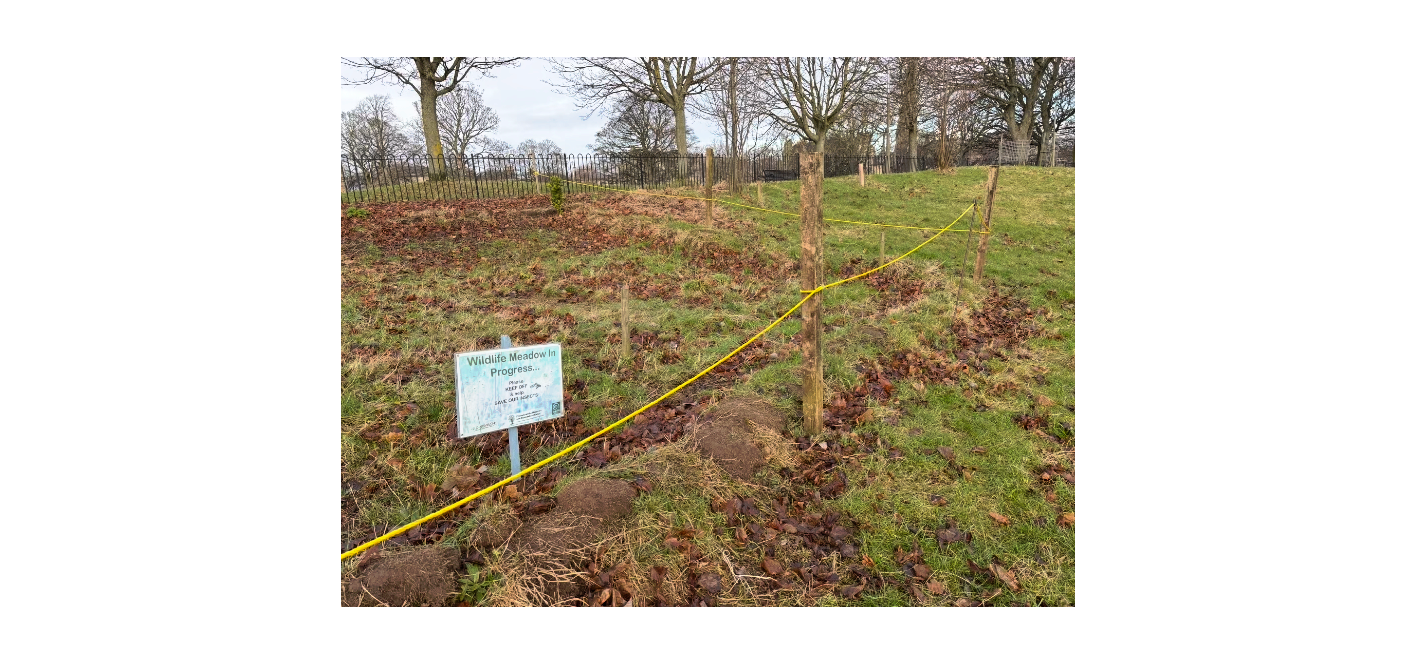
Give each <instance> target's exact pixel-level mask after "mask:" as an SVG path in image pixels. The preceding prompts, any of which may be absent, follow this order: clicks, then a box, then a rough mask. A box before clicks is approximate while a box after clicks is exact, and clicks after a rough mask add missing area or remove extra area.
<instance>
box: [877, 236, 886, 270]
mask: <svg viewBox="0 0 1416 664" xmlns="http://www.w3.org/2000/svg"><path fill="white" fill-rule="evenodd" d="M884 264H885V229H883V228H882V229H880V262H879V263H876V265H884Z"/></svg>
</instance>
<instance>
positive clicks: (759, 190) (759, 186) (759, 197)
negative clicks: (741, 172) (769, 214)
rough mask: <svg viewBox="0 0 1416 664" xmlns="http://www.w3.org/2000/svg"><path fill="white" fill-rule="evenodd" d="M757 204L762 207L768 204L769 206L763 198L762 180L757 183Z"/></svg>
mask: <svg viewBox="0 0 1416 664" xmlns="http://www.w3.org/2000/svg"><path fill="white" fill-rule="evenodd" d="M757 204H758V205H759V206H762V205H766V204H767V203H766V202H765V201H764V199H763V198H762V181H761V180H758V181H757Z"/></svg>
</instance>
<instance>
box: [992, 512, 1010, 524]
mask: <svg viewBox="0 0 1416 664" xmlns="http://www.w3.org/2000/svg"><path fill="white" fill-rule="evenodd" d="M988 516H989V518H991V519H993V520H994V521H997V522H998V525H1000V526H1006V525H1008V517H1006V516H1003V515H1002V514H999V513H997V512H989V513H988Z"/></svg>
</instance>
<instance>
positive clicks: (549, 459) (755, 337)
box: [339, 204, 973, 560]
mask: <svg viewBox="0 0 1416 664" xmlns="http://www.w3.org/2000/svg"><path fill="white" fill-rule="evenodd" d="M972 208H973V205H972V204H970V205H969V207H966V208H964V211H963V212H961V213H960V214H959V216H958V217H957V218H955V219H954V221H952V222H950V223H949V225H948V226H945V227H944V228H939V229H930V230H937V231H939V232H938V233H935V234H934V235H933V236H931V237H930V238H929V239H928V240H925V241H924V242H922V243H920V245H919V246H917V247H915V248H914V249H911V250H909V251H907V252H905V253H904V254H902V255H900V257H899V258H896V259H895V260H892V261H890V262H889V263H885V264H884V265H881V266H880V267H877V268H875V269H872V270H867V271H865V272H862V273H860V274H857V275H856V276H854V277H850V278H848V279H842V280H840V281H837V282H835V283H832V284H826V285H825V286H821V287H819V288H815V289H812V290H809V291H801V292H802V293H806V297H803V298H802V299H801V301H799V302H797V303H796V304H795V305H793V306H792V308H791V309H788V310H787V313H784V314H782V315H781V316H778V317H777V320H774V321H772V324H771V325H768V326H767V327H764V328H762V331H761V332H758V333H757V334H754V335H752V338H751V339H748V340H747V341H746V342H744V343H743V344H742V345H741V346H738V347H737V348H735V349H733V352H731V353H728V354H727V355H724V356H723V359H721V360H718V361H717V362H714V363H713V364H712V365H711V366H709V367H708V368H707V369H704V370H703V371H700V372H698V375H696V376H694V377H692V378H690V379H688V380H686V381H684V382H682V383H679V386H678V387H675V388H674V389H672V390H669V391H668V392H665V393H664V394H663V396H660V397H659V398H658V399H655V400H653V401H650V402H649V403H647V404H644V406H642V407H640V408H639V410H636V411H634V412H632V413H630V414H628V415H625V416H624V417H622V418H620V419H619V420H617V421H615V422H614V423H613V424H611V425H609V426H607V427H605V428H603V429H600V430H599V431H596V432H595V433H593V434H590V436H589V437H588V438H586V439H585V440H582V441H580V442H578V443H576V444H574V445H571V446H570V447H567V448H565V449H563V450H561V451H559V452H557V453H555V454H553V455H551V456H549V457H547V458H545V459H543V460H542V461H540V462H538V463H536V464H535V465H532V466H530V467H527V468H525V469H523V470H522V471H521V472H519V473H517V474H515V475H512V476H511V477H508V478H506V479H504V480H502V481H500V482H497V483H496V484H493V485H491V486H489V487H487V488H485V489H482V490H481V491H478V492H477V493H474V494H472V495H470V496H468V497H466V498H463V499H462V500H459V501H457V502H455V503H453V504H451V505H448V506H447V507H444V508H442V509H440V510H438V511H436V512H433V513H432V514H429V515H428V516H425V517H423V518H421V519H418V520H417V521H414V522H412V523H410V524H408V525H406V526H403V527H401V528H398V529H396V530H390V531H389V532H386V533H384V534H383V535H380V536H379V537H376V538H374V539H372V540H369V541H367V542H365V543H363V544H360V545H359V546H356V547H354V548H352V549H350V550H348V551H345V552H344V553H341V554H339V559H340V560H346V559H348V558H349V557H351V556H353V555H355V554H358V553H360V552H362V551H364V550H365V549H368V548H369V547H372V546H376V545H378V544H380V543H382V542H385V541H388V540H389V539H392V538H394V537H397V536H398V535H400V534H402V533H405V532H408V531H409V530H412V529H413V528H415V527H417V526H418V525H419V524H423V523H427V522H428V521H432V520H433V519H436V518H438V517H440V516H442V515H444V514H447V513H448V512H451V511H453V510H455V509H457V508H459V507H461V506H463V505H466V504H467V503H469V502H472V501H473V500H476V499H477V498H480V497H482V496H485V495H487V494H488V493H491V492H493V491H495V490H497V489H500V488H501V487H503V486H506V485H507V484H510V483H512V482H515V481H516V480H518V479H520V478H522V477H524V476H526V475H527V474H529V473H531V472H532V471H534V470H536V469H537V468H540V467H542V466H544V465H546V464H548V463H550V462H552V461H555V460H556V459H559V458H561V457H563V456H565V455H567V454H570V453H571V452H573V451H575V450H576V449H578V448H580V447H581V446H583V445H585V444H586V443H588V442H590V441H592V440H595V439H596V438H599V437H600V436H601V435H603V434H604V433H606V432H608V431H610V430H611V429H613V428H615V427H617V426H619V425H621V424H624V423H625V422H628V421H629V420H631V419H633V418H634V416H636V415H638V414H640V413H642V412H644V411H646V410H649V409H650V408H652V407H653V406H654V405H655V404H657V403H659V402H660V401H663V400H664V399H667V398H669V397H670V396H673V395H674V393H676V392H678V391H679V390H681V389H683V388H685V387H688V385H689V384H690V383H692V382H693V381H695V380H698V379H699V378H702V377H703V376H705V375H707V374H708V372H710V371H712V370H713V369H715V368H717V367H718V365H720V364H722V363H724V362H726V361H728V359H729V358H731V357H732V356H734V355H737V354H738V353H739V352H740V351H742V349H744V348H747V347H748V346H749V345H751V344H752V342H754V341H757V340H758V339H760V338H761V337H762V335H764V334H767V332H768V331H770V330H771V329H772V328H774V327H776V326H777V325H778V324H780V323H781V322H782V321H784V320H786V319H787V316H790V315H792V312H794V311H796V310H797V309H799V308H801V305H803V304H806V301H807V300H810V299H811V298H812V296H814V295H816V294H817V293H820V292H821V291H823V290H826V289H827V288H835V287H836V286H839V285H841V284H844V283H847V282H851V281H855V280H856V279H859V278H861V277H864V276H865V275H867V274H870V273H871V272H875V271H876V270H880V269H883V268H885V267H887V266H890V265H893V264H895V262H896V261H899V260H902V259H904V257H905V256H908V255H910V254H912V253H914V252H916V251H919V250H920V249H921V248H923V247H924V245H926V244H929V243H930V242H933V241H934V240H935V239H936V238H938V237H939V236H940V235H943V234H944V232H945V231H948V230H949V229H950V228H952V227H953V226H954V224H957V223H959V219H963V218H964V215H965V214H968V213H969V210H970V209H972ZM779 214H785V213H779Z"/></svg>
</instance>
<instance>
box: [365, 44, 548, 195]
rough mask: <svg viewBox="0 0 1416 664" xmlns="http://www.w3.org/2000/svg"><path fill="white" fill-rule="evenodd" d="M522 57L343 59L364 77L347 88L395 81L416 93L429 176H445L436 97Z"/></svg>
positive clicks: (435, 177)
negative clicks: (362, 73) (429, 161)
mask: <svg viewBox="0 0 1416 664" xmlns="http://www.w3.org/2000/svg"><path fill="white" fill-rule="evenodd" d="M525 59H526V58H485V57H457V58H436V57H435V58H356V59H351V58H344V59H343V62H344V64H346V65H348V66H350V67H354V68H356V69H359V70H362V71H363V72H364V77H363V78H362V79H357V80H352V81H351V80H349V79H345V80H344V82H345V83H346V84H348V85H363V84H367V83H373V82H375V81H384V80H389V79H392V80H395V81H398V82H399V83H402V84H403V85H406V86H408V87H409V88H412V89H413V91H414V92H416V93H418V101H419V104H420V111H421V113H422V127H423V140H424V142H425V144H426V146H427V149H428V155H429V157H430V158H431V163H430V164H429V166H430V167H431V173H430V175H431V177H432V179H434V180H441V179H444V178H446V177H447V167H446V164H445V162H444V161H443V146H442V137H441V136H440V135H439V132H438V116H437V106H438V104H437V101H438V97H441V96H443V95H446V94H448V93H450V92H452V91H453V90H456V89H457V85H458V84H459V83H461V82H462V81H463V79H465V78H467V75H468V74H471V73H472V72H474V71H475V72H479V73H481V74H483V75H487V72H489V71H491V70H492V69H493V68H496V67H501V66H506V65H512V66H515V64H516V63H517V61H519V60H525Z"/></svg>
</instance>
